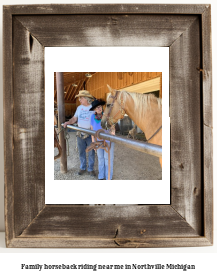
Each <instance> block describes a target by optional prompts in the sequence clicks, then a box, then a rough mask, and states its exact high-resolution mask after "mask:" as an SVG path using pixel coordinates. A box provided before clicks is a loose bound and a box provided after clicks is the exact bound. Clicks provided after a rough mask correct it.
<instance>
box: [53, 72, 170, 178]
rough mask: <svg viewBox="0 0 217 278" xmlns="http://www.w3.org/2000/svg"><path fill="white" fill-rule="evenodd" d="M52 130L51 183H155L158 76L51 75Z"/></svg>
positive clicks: (159, 120)
mask: <svg viewBox="0 0 217 278" xmlns="http://www.w3.org/2000/svg"><path fill="white" fill-rule="evenodd" d="M60 82H61V84H62V87H61V86H59V87H58V84H59V83H60ZM107 83H109V84H107ZM61 94H62V96H61ZM62 99H63V100H64V101H61V100H62ZM58 100H59V102H60V103H58ZM64 112H65V113H64ZM60 113H62V115H61V117H62V118H63V119H64V122H63V123H62V122H60V121H58V119H59V114H60ZM54 126H55V127H54V147H55V149H54V179H55V180H161V179H162V72H63V73H54ZM77 128H79V130H78V129H77ZM80 128H81V129H80ZM85 131H86V132H85ZM87 132H89V133H87ZM102 134H104V136H108V135H110V137H109V138H105V137H104V138H102V137H100V136H101V135H102ZM61 135H62V137H60V136H61ZM106 139H107V140H106ZM168 139H169V138H168ZM63 150H64V152H65V153H64V154H63Z"/></svg>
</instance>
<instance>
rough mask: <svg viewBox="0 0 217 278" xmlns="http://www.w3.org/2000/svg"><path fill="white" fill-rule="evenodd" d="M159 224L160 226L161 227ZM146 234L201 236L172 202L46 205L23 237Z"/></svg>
mask: <svg viewBox="0 0 217 278" xmlns="http://www.w3.org/2000/svg"><path fill="white" fill-rule="evenodd" d="M159 227H160V229H159ZM45 234H46V236H47V237H59V236H63V237H73V238H76V237H84V238H92V237H94V238H99V239H101V238H102V239H103V238H116V237H118V238H132V237H134V238H138V239H141V238H146V237H159V236H160V237H170V236H173V237H181V236H183V235H187V236H189V237H193V236H198V234H197V233H196V232H195V230H194V229H192V227H190V226H189V224H188V223H186V221H185V220H184V219H183V218H182V217H181V216H180V215H179V214H178V213H177V212H176V211H175V210H174V209H173V208H172V207H171V206H169V205H165V206H156V205H152V206H132V205H131V206H130V205H129V206H91V207H89V206H82V205H80V206H78V205H77V206H76V205H74V206H61V205H59V206H55V205H46V207H45V208H44V209H43V211H42V212H41V213H40V215H38V217H37V218H36V219H34V221H33V222H32V223H31V225H30V226H29V227H28V228H27V229H25V230H24V231H23V233H22V235H21V236H22V237H29V236H34V235H37V237H43V236H44V235H45Z"/></svg>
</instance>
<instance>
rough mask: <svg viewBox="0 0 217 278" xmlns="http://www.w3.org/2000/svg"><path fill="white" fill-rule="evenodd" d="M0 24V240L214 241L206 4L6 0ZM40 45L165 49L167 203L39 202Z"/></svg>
mask: <svg viewBox="0 0 217 278" xmlns="http://www.w3.org/2000/svg"><path fill="white" fill-rule="evenodd" d="M3 24H4V27H3V30H4V153H5V215H6V217H5V223H6V246H7V247H55V248H57V247H61V248H64V247H65V248H72V247H86V248H89V247H109V248H113V247H116V248H120V247H179V246H188V247H189V246H208V245H212V244H213V178H212V174H213V162H212V155H213V151H212V82H211V79H212V63H211V6H210V5H158V4H156V5H149V4H132V5H131V4H117V5H116V4H114V5H113V4H105V5H104V4H92V5H90V4H87V5H86V4H82V5H81V4H80V5H77V4H75V5H26V6H25V5H22V6H21V5H20V6H4V22H3ZM99 30H100V31H103V32H98V31H99ZM99 34H100V36H99ZM48 46H50V47H51V46H52V47H57V46H72V47H74V46H78V47H82V46H90V47H91V46H98V47H104V46H116V47H118V46H141V47H145V46H151V47H156V46H160V47H169V49H170V61H169V62H170V119H171V138H170V140H171V204H170V205H138V206H130V205H129V206H128V205H123V206H88V205H45V201H44V191H45V150H44V146H45V126H44V117H45V108H44V107H45V103H44V96H45V90H44V48H45V47H48ZM52 144H53V143H52Z"/></svg>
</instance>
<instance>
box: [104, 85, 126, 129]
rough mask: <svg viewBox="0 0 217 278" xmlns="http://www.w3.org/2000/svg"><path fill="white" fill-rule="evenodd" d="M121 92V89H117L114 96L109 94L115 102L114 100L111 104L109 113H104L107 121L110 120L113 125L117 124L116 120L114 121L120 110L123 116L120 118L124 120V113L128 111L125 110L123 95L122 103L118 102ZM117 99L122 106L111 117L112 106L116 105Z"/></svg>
mask: <svg viewBox="0 0 217 278" xmlns="http://www.w3.org/2000/svg"><path fill="white" fill-rule="evenodd" d="M120 92H121V91H116V93H115V95H114V96H112V95H110V96H109V98H113V102H112V104H111V105H110V109H109V111H108V114H107V115H106V114H104V116H105V117H106V122H107V121H108V120H109V121H110V123H111V124H112V125H115V124H116V122H114V117H115V116H116V115H117V114H118V113H119V112H120V113H121V118H120V120H122V119H123V118H124V115H125V114H126V112H125V110H124V108H123V106H124V103H123V98H122V95H121V102H120V103H119V102H118V99H117V96H118V93H120ZM115 100H117V102H118V104H119V106H120V107H119V110H118V112H117V113H116V114H115V115H114V116H113V117H110V114H111V111H112V108H113V107H114V103H115Z"/></svg>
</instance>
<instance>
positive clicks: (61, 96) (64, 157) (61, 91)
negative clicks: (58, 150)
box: [56, 72, 67, 173]
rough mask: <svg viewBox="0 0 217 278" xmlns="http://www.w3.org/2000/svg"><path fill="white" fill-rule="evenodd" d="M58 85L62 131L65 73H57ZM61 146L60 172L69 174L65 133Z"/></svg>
mask: <svg viewBox="0 0 217 278" xmlns="http://www.w3.org/2000/svg"><path fill="white" fill-rule="evenodd" d="M56 83H57V104H58V128H59V132H60V130H61V123H63V122H65V100H64V80H63V73H62V72H56ZM59 140H60V146H61V147H62V155H61V157H60V171H61V173H66V172H67V155H66V140H65V138H64V133H63V132H60V134H59Z"/></svg>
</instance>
